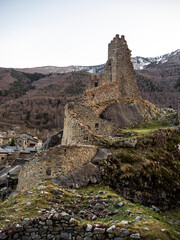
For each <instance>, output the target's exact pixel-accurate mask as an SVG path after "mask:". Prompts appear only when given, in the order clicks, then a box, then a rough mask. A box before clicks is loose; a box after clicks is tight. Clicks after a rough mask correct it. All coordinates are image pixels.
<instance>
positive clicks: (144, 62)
mask: <svg viewBox="0 0 180 240" xmlns="http://www.w3.org/2000/svg"><path fill="white" fill-rule="evenodd" d="M131 60H132V63H133V66H134V69H135V70H142V69H145V68H146V67H147V66H149V65H150V64H152V63H153V64H155V65H156V64H157V65H158V64H160V63H166V62H168V61H172V60H173V61H176V62H177V61H178V62H179V61H180V49H178V50H176V51H174V52H171V53H168V54H164V55H162V56H158V57H147V58H146V57H139V56H137V57H132V58H131ZM104 66H105V64H101V65H95V66H75V65H72V66H67V67H56V66H45V67H36V68H24V69H17V70H19V71H22V72H28V73H35V72H38V73H43V74H50V73H67V72H74V71H85V72H89V73H94V74H101V73H103V71H104Z"/></svg>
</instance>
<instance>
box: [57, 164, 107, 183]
mask: <svg viewBox="0 0 180 240" xmlns="http://www.w3.org/2000/svg"><path fill="white" fill-rule="evenodd" d="M101 180H102V179H101V173H100V171H99V168H98V167H97V166H96V165H94V164H92V163H91V162H90V163H88V164H86V165H84V166H82V167H80V168H77V169H76V170H75V171H72V172H71V173H69V174H67V175H66V176H59V177H57V178H56V179H55V181H56V182H57V183H58V184H59V185H61V186H63V187H73V188H76V187H81V186H87V185H88V184H89V183H100V182H101Z"/></svg>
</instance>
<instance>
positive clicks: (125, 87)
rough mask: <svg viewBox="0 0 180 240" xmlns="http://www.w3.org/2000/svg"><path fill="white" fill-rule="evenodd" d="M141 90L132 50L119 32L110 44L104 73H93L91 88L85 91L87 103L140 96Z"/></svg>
mask: <svg viewBox="0 0 180 240" xmlns="http://www.w3.org/2000/svg"><path fill="white" fill-rule="evenodd" d="M139 97H140V94H139V90H138V86H137V83H136V78H135V73H134V69H133V65H132V62H131V51H130V50H129V48H128V46H127V42H126V40H125V38H124V36H123V35H122V36H121V37H119V35H118V34H117V35H116V36H115V37H114V38H113V40H112V41H111V42H110V43H109V45H108V60H107V62H106V65H105V70H104V74H102V75H92V76H91V79H90V84H89V89H88V90H87V91H86V92H85V103H86V104H87V103H88V104H89V105H91V104H92V105H93V104H99V103H101V102H105V101H110V100H117V99H126V98H139Z"/></svg>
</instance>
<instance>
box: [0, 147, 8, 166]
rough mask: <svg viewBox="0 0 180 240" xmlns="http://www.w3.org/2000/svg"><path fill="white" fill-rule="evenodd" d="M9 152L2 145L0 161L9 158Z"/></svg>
mask: <svg viewBox="0 0 180 240" xmlns="http://www.w3.org/2000/svg"><path fill="white" fill-rule="evenodd" d="M7 156H8V152H7V151H6V150H4V149H3V148H1V147H0V163H1V161H4V160H6V159H7Z"/></svg>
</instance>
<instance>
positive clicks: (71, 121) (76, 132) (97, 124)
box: [62, 103, 117, 145]
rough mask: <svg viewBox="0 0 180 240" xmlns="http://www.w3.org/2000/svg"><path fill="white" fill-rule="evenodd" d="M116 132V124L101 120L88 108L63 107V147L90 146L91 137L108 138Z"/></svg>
mask: <svg viewBox="0 0 180 240" xmlns="http://www.w3.org/2000/svg"><path fill="white" fill-rule="evenodd" d="M116 131H117V125H116V124H114V123H112V122H110V121H107V120H106V121H104V120H102V119H101V118H99V116H98V115H97V114H95V113H94V112H93V111H92V109H91V108H90V107H88V106H85V105H82V104H77V103H69V104H67V105H66V107H65V118H64V131H63V138H62V144H63V145H69V144H70V145H71V144H89V143H91V144H92V143H93V138H92V135H101V136H104V137H109V136H112V135H114V133H115V132H116Z"/></svg>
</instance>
